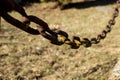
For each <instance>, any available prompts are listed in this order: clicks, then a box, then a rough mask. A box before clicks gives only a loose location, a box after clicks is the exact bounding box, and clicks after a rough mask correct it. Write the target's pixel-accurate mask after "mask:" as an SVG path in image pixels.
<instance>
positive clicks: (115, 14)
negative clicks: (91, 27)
mask: <svg viewBox="0 0 120 80" xmlns="http://www.w3.org/2000/svg"><path fill="white" fill-rule="evenodd" d="M119 7H120V0H117V2H116V7H115V8H114V12H113V15H112V18H111V19H110V20H109V21H108V24H107V25H106V29H104V30H103V31H102V33H101V34H98V36H97V37H96V38H91V39H88V38H83V39H82V40H81V39H80V38H79V37H77V36H73V39H72V40H70V39H69V38H68V36H67V37H64V36H65V35H64V34H67V33H66V32H64V31H61V32H62V34H60V33H59V32H57V34H58V35H62V36H61V37H64V39H61V38H58V42H63V43H65V44H68V45H70V46H71V48H74V49H77V48H79V47H80V45H83V46H85V47H90V46H92V44H98V43H99V42H100V41H101V40H103V39H104V38H106V36H107V34H108V33H110V31H111V30H112V26H113V25H115V23H116V21H115V19H116V18H117V17H118V15H119ZM67 35H68V34H67ZM55 44H56V43H55Z"/></svg>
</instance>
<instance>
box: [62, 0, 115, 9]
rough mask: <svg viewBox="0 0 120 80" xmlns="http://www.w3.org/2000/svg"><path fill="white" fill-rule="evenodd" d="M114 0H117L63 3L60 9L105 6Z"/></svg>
mask: <svg viewBox="0 0 120 80" xmlns="http://www.w3.org/2000/svg"><path fill="white" fill-rule="evenodd" d="M116 1H117V0H95V1H84V2H76V3H69V4H67V5H64V6H63V7H62V9H70V8H77V9H83V8H88V7H95V6H105V5H109V4H114V3H115V2H116Z"/></svg>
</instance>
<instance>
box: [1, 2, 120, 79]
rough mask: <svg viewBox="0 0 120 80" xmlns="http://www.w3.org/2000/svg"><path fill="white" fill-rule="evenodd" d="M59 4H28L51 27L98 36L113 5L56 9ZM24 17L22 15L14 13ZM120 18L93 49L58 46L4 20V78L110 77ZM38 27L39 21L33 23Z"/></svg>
mask: <svg viewBox="0 0 120 80" xmlns="http://www.w3.org/2000/svg"><path fill="white" fill-rule="evenodd" d="M54 5H55V3H42V4H36V3H35V4H33V5H32V6H30V7H25V10H26V12H27V13H28V14H29V15H34V16H37V17H39V18H41V19H42V20H44V21H45V22H47V23H48V24H49V26H50V28H59V29H61V30H64V31H66V32H67V33H68V34H69V36H70V37H72V36H73V35H76V36H80V37H81V38H83V37H88V38H91V37H95V36H97V34H99V33H101V31H102V30H103V29H105V25H106V24H107V22H108V20H109V19H110V18H111V16H112V13H113V6H115V5H114V4H111V5H104V6H103V5H102V6H94V7H93V6H90V7H87V8H80V9H77V8H70V9H65V10H60V9H59V8H55V9H52V8H53V6H54ZM10 14H11V15H12V16H14V17H16V18H17V19H20V20H21V18H22V17H21V16H20V15H19V14H18V13H16V12H12V13H10ZM119 21H120V17H119V18H117V19H116V25H115V26H114V27H113V28H112V32H111V33H110V34H109V35H108V36H107V38H106V39H104V40H102V41H101V42H100V43H99V44H97V45H93V46H92V47H90V48H85V47H83V46H81V47H80V48H79V49H71V48H70V47H69V46H68V45H61V46H56V45H53V44H51V43H50V42H49V41H48V40H46V39H44V38H43V37H42V36H41V35H38V36H35V35H31V34H28V33H26V32H23V31H21V30H19V29H17V28H16V27H14V26H12V25H10V24H9V23H7V22H6V21H4V20H3V19H2V28H1V31H0V79H1V80H107V79H108V77H109V76H110V72H111V70H112V69H113V67H114V65H115V63H116V62H117V58H118V57H119V54H120V53H119V52H120V45H119V44H120V35H119V34H120V31H119V26H120V23H119ZM31 25H32V26H33V27H34V28H36V26H35V24H33V23H32V24H31Z"/></svg>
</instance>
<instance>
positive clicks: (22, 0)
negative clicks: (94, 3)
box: [15, 0, 40, 6]
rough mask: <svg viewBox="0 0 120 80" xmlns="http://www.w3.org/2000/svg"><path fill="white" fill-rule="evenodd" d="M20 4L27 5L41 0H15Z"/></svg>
mask: <svg viewBox="0 0 120 80" xmlns="http://www.w3.org/2000/svg"><path fill="white" fill-rule="evenodd" d="M15 1H16V2H17V3H18V4H20V5H22V6H25V5H28V4H31V3H40V0H15Z"/></svg>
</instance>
